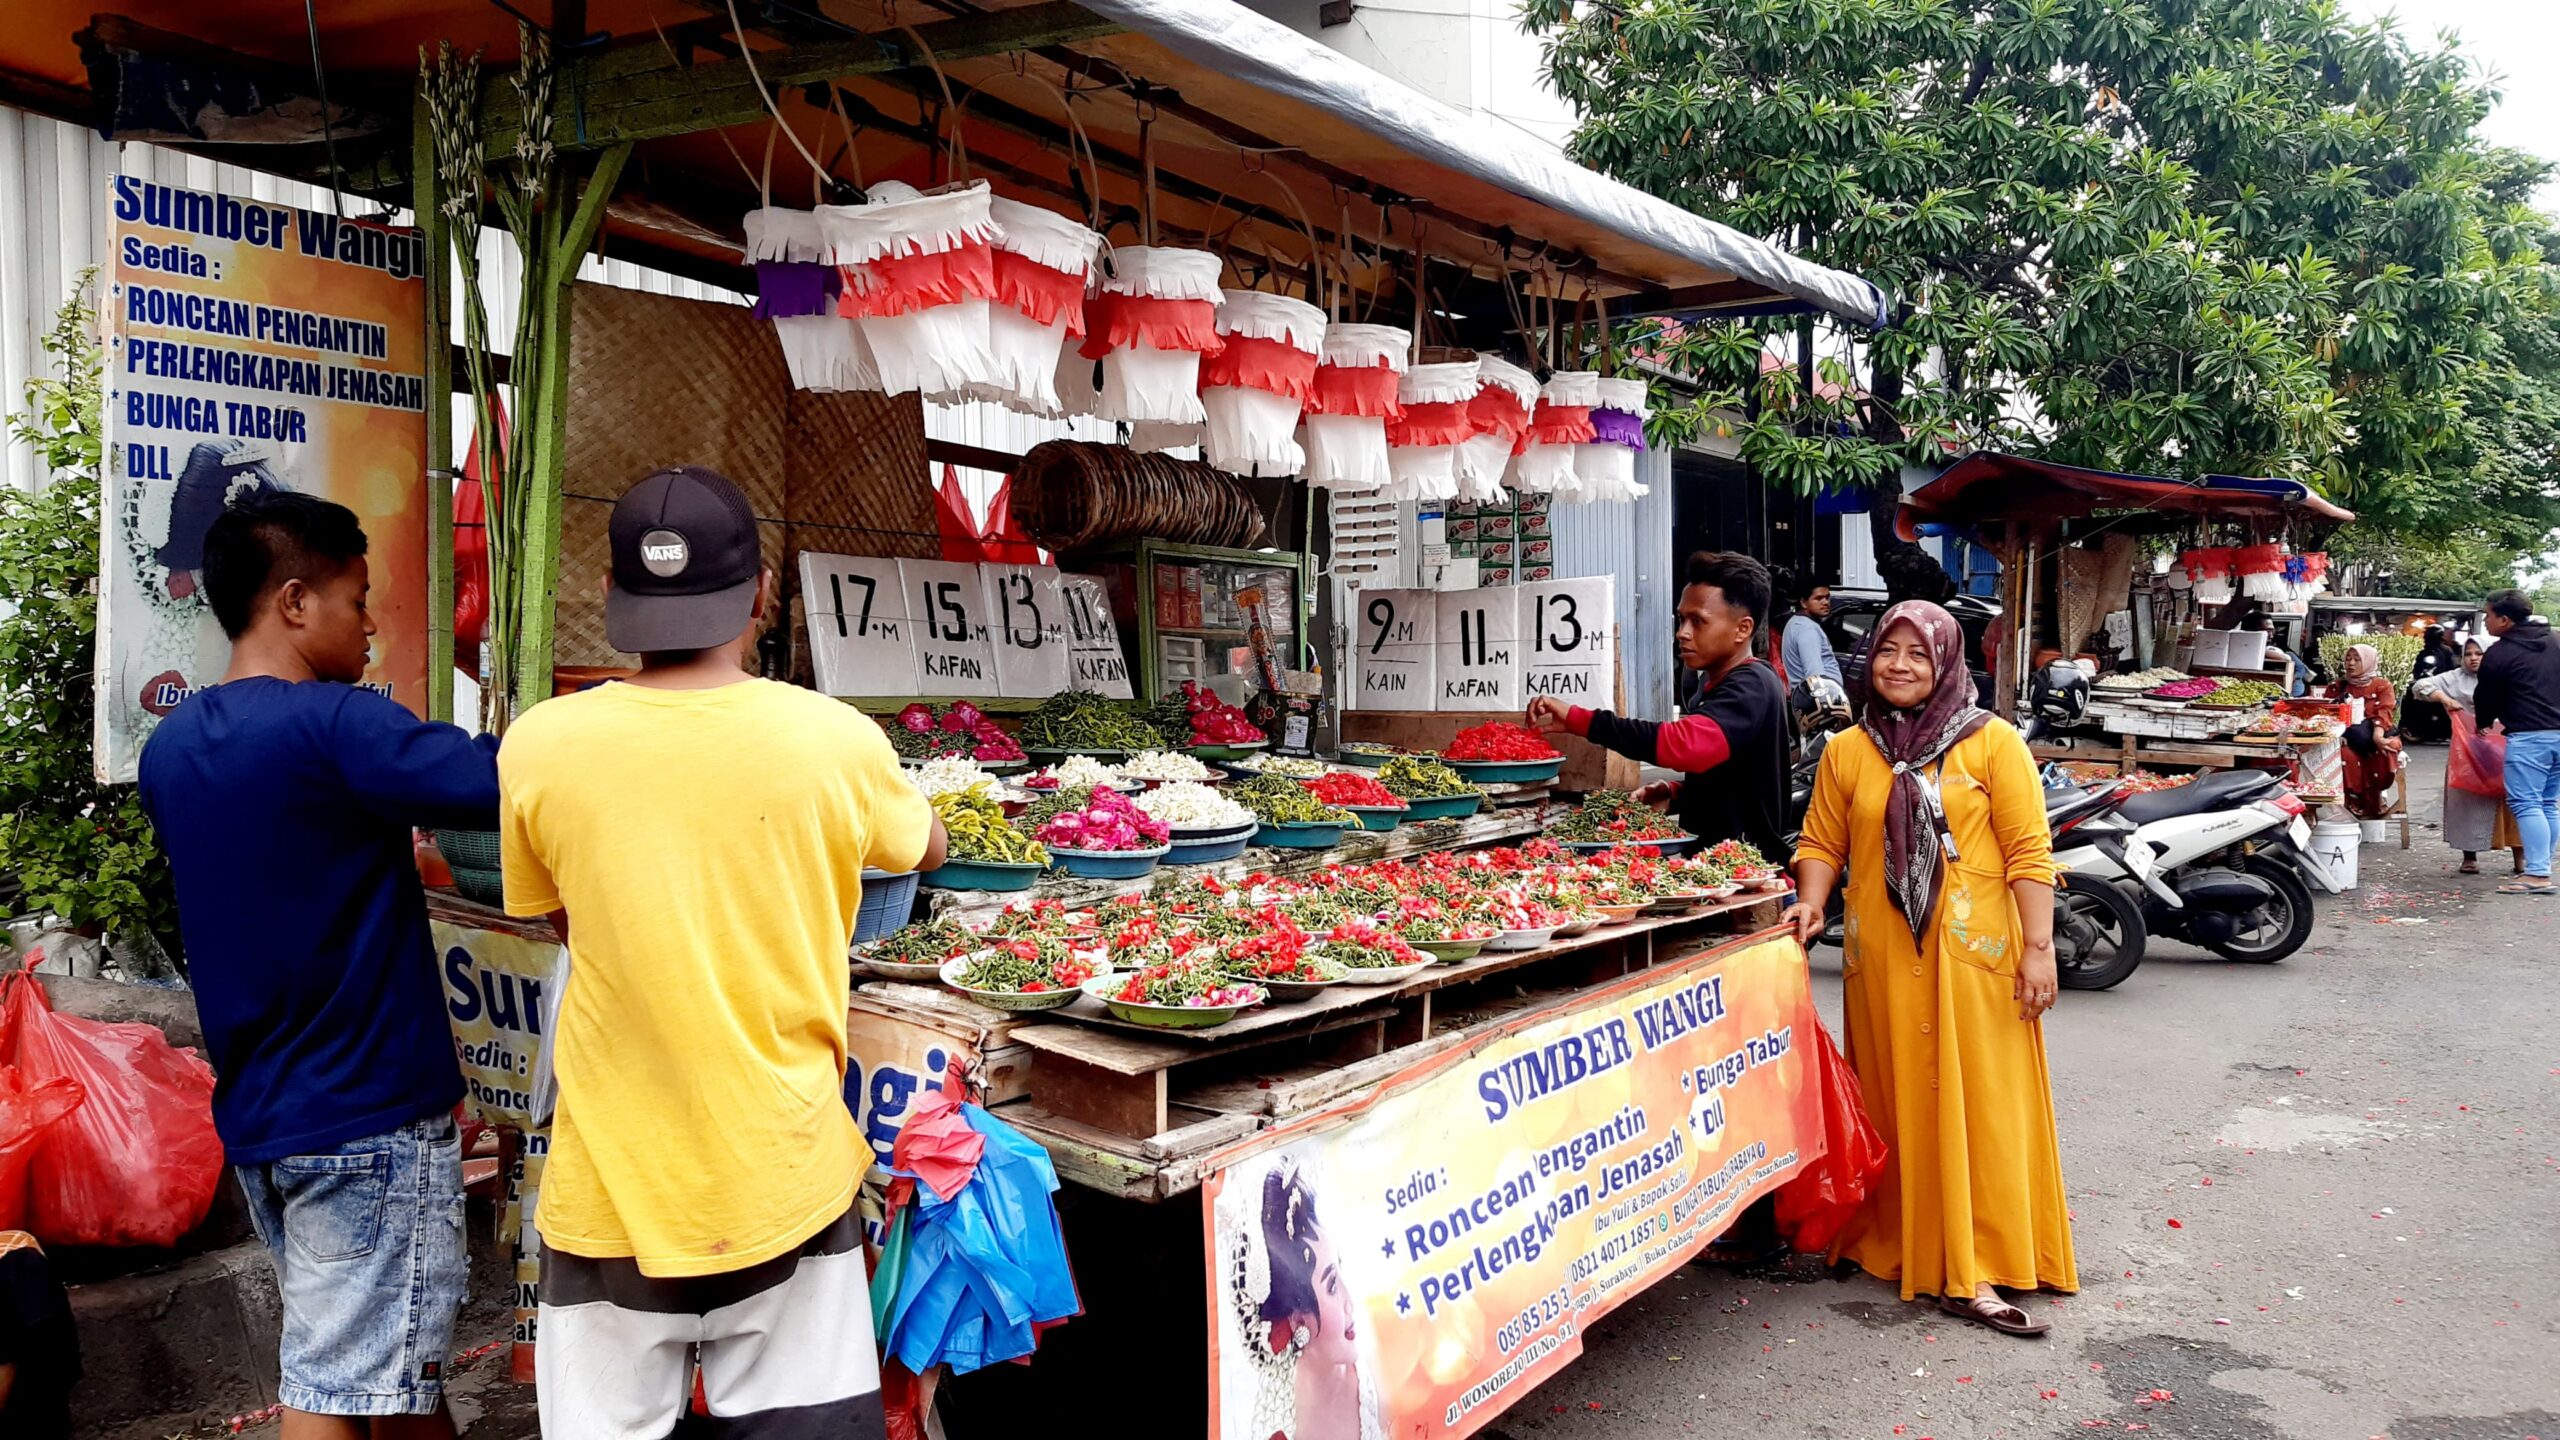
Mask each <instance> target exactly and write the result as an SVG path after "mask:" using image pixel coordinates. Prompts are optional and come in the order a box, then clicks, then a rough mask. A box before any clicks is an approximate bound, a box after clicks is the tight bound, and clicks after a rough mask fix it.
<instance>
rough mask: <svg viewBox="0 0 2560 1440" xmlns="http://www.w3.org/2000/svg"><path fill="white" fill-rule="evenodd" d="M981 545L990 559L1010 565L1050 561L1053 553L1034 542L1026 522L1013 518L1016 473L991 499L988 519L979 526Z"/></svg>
mask: <svg viewBox="0 0 2560 1440" xmlns="http://www.w3.org/2000/svg"><path fill="white" fill-rule="evenodd" d="M978 539H979V545H978V548H979V549H980V550H981V551H982V552H984V553H985V555H986V557H987V558H988V559H989V560H993V561H997V562H999V563H1002V564H1006V565H1046V564H1048V563H1049V553H1048V552H1047V551H1045V550H1043V549H1041V548H1040V547H1039V546H1037V545H1034V544H1032V543H1031V537H1030V536H1029V535H1027V534H1025V533H1023V529H1022V522H1021V521H1019V520H1016V519H1014V518H1013V477H1012V476H1010V475H1007V476H1006V477H1004V480H1003V482H1002V483H1001V484H999V485H997V486H996V493H995V498H994V499H992V500H989V501H988V502H987V523H986V524H984V525H981V526H979V527H978Z"/></svg>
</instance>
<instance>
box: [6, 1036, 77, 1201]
mask: <svg viewBox="0 0 2560 1440" xmlns="http://www.w3.org/2000/svg"><path fill="white" fill-rule="evenodd" d="M88 1098H89V1092H87V1091H85V1090H83V1089H81V1088H80V1082H79V1081H77V1080H74V1079H72V1078H71V1077H69V1076H67V1075H56V1076H55V1077H53V1078H52V1079H50V1080H47V1081H45V1082H44V1083H43V1084H41V1085H29V1084H28V1083H27V1077H26V1076H25V1075H24V1074H23V1073H22V1072H20V1071H19V1069H18V1067H16V1066H15V1065H0V1230H24V1229H26V1228H27V1177H28V1176H29V1175H30V1174H32V1173H33V1172H34V1170H35V1164H36V1151H37V1150H38V1149H40V1148H42V1147H43V1144H44V1140H45V1136H46V1135H47V1134H48V1133H49V1132H51V1131H52V1129H53V1127H55V1126H56V1125H59V1124H61V1123H62V1121H63V1119H64V1118H65V1117H67V1116H68V1115H70V1113H71V1112H72V1111H74V1110H77V1109H79V1108H80V1106H81V1104H82V1102H84V1101H86V1100H87V1099H88Z"/></svg>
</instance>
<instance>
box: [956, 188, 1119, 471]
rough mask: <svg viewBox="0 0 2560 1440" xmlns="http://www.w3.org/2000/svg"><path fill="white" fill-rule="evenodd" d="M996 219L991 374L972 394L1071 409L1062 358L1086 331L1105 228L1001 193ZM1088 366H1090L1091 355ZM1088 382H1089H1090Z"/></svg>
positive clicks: (993, 211) (1055, 410)
mask: <svg viewBox="0 0 2560 1440" xmlns="http://www.w3.org/2000/svg"><path fill="white" fill-rule="evenodd" d="M987 213H988V216H989V218H990V219H992V220H993V221H994V222H995V226H996V235H995V249H994V253H993V254H992V255H991V256H989V257H988V258H989V263H990V266H991V275H992V279H993V282H994V291H993V298H994V302H995V303H994V304H993V305H991V306H990V307H989V308H988V311H987V355H988V359H989V361H990V365H991V369H990V377H989V379H988V380H987V382H986V383H984V384H981V385H977V386H973V387H971V389H970V392H969V393H970V396H971V398H973V399H978V400H986V401H991V402H993V403H994V404H998V405H1002V406H1004V407H1005V408H1006V409H1008V410H1018V411H1020V412H1022V413H1023V414H1026V415H1037V416H1040V417H1041V418H1043V419H1051V420H1054V419H1057V418H1058V417H1060V416H1062V415H1065V414H1068V413H1071V412H1070V411H1069V410H1068V408H1067V405H1066V402H1065V399H1064V398H1063V397H1062V396H1060V394H1059V393H1058V383H1057V382H1058V374H1059V369H1060V362H1061V361H1062V360H1063V359H1064V357H1065V356H1066V355H1067V354H1068V347H1069V346H1070V345H1071V344H1073V343H1074V342H1075V341H1079V340H1082V339H1083V338H1084V335H1085V319H1084V297H1085V289H1086V287H1087V286H1088V284H1090V283H1091V280H1092V276H1093V257H1094V255H1095V254H1096V253H1097V252H1098V251H1100V250H1101V248H1102V236H1101V235H1100V233H1098V232H1096V231H1094V230H1091V229H1088V228H1086V227H1085V226H1082V225H1079V224H1077V223H1076V222H1075V221H1073V220H1070V219H1068V218H1067V217H1065V216H1063V215H1056V214H1052V213H1050V212H1049V211H1046V210H1043V209H1040V208H1039V207H1038V206H1035V205H1025V204H1022V203H1021V202H1020V201H1016V200H1007V199H1005V198H1004V197H1003V196H1001V195H997V196H994V197H991V198H990V199H989V200H988V202H987ZM1085 368H1086V370H1087V371H1088V372H1089V371H1090V370H1091V369H1092V366H1091V364H1090V362H1086V364H1085ZM1087 388H1090V387H1087Z"/></svg>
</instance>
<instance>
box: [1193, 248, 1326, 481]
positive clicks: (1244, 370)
mask: <svg viewBox="0 0 2560 1440" xmlns="http://www.w3.org/2000/svg"><path fill="white" fill-rule="evenodd" d="M1217 327H1218V337H1219V339H1220V340H1221V341H1222V342H1223V344H1222V346H1221V348H1220V349H1219V351H1218V353H1217V354H1215V355H1211V356H1209V357H1207V358H1206V359H1204V360H1202V361H1201V363H1200V404H1201V406H1202V408H1203V409H1205V410H1206V411H1207V412H1208V429H1207V436H1206V439H1205V440H1204V442H1203V443H1202V446H1201V458H1202V459H1204V460H1206V461H1208V462H1209V463H1210V464H1212V465H1215V466H1217V467H1218V468H1219V469H1221V470H1225V471H1228V472H1231V473H1233V474H1237V475H1295V474H1297V473H1298V472H1299V471H1300V470H1302V469H1304V468H1306V463H1307V457H1306V451H1305V450H1304V449H1303V448H1301V447H1300V446H1299V444H1298V440H1297V431H1298V416H1299V413H1300V412H1301V411H1303V410H1304V409H1305V408H1306V405H1307V400H1308V398H1309V397H1310V396H1312V395H1313V394H1314V393H1315V379H1316V362H1317V360H1318V359H1319V357H1321V356H1322V354H1323V353H1324V332H1325V315H1324V312H1323V311H1322V310H1319V309H1317V308H1316V307H1315V306H1313V305H1310V304H1308V303H1307V302H1306V301H1304V300H1296V299H1292V298H1290V297H1289V296H1286V295H1267V294H1264V293H1263V292H1261V291H1258V290H1230V291H1227V292H1226V298H1225V299H1224V300H1222V301H1220V302H1219V304H1218V317H1217Z"/></svg>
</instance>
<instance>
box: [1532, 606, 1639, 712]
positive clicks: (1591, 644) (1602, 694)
mask: <svg viewBox="0 0 2560 1440" xmlns="http://www.w3.org/2000/svg"><path fill="white" fill-rule="evenodd" d="M1615 588H1616V587H1615V583H1614V581H1613V580H1612V578H1611V577H1609V576H1606V575H1598V576H1592V577H1590V578H1588V579H1581V580H1542V581H1539V582H1538V583H1536V584H1534V585H1523V586H1520V587H1519V589H1518V594H1519V597H1520V629H1521V631H1522V632H1523V633H1522V635H1521V641H1522V646H1521V657H1520V689H1521V693H1522V695H1523V697H1524V698H1526V699H1530V700H1535V699H1537V698H1538V697H1539V696H1541V695H1552V696H1554V697H1555V698H1556V699H1558V700H1562V701H1564V702H1566V703H1567V704H1571V705H1589V706H1605V705H1607V704H1609V703H1610V700H1611V698H1612V695H1613V694H1614V692H1615V689H1616V684H1615V681H1616V675H1615V673H1614V667H1613V665H1612V663H1611V655H1610V649H1609V632H1610V627H1611V626H1612V625H1614V624H1616V623H1617V622H1616V618H1615V617H1616V615H1617V597H1616V593H1615Z"/></svg>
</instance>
